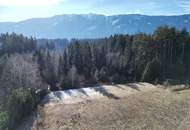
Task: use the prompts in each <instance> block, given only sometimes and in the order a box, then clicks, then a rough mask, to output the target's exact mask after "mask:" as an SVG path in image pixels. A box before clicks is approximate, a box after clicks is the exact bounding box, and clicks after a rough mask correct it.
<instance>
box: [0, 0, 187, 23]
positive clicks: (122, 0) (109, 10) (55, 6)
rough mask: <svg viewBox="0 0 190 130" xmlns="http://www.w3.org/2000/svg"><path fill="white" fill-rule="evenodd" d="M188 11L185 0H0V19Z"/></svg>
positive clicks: (166, 13)
mask: <svg viewBox="0 0 190 130" xmlns="http://www.w3.org/2000/svg"><path fill="white" fill-rule="evenodd" d="M89 13H93V14H103V15H118V14H142V15H151V16H157V15H166V16H168V15H183V14H190V1H189V0H169V1H165V0H154V1H153V0H93V1H85V0H40V1H39V0H0V22H18V21H22V20H26V19H30V18H44V17H52V16H55V15H61V14H89Z"/></svg>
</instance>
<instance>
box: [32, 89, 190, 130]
mask: <svg viewBox="0 0 190 130" xmlns="http://www.w3.org/2000/svg"><path fill="white" fill-rule="evenodd" d="M38 112H39V118H38V120H35V122H34V123H33V128H32V130H37V128H38V130H190V125H189V123H190V113H189V112H190V90H184V91H179V92H172V91H170V90H167V89H161V88H152V89H149V90H147V91H142V92H141V91H140V92H136V93H132V94H130V95H127V96H126V97H122V98H120V99H118V100H116V99H110V98H101V99H98V100H93V101H92V100H91V101H85V102H81V103H77V104H69V105H65V104H54V105H45V106H44V107H41V108H39V111H38ZM37 121H38V123H37ZM37 126H38V127H37Z"/></svg>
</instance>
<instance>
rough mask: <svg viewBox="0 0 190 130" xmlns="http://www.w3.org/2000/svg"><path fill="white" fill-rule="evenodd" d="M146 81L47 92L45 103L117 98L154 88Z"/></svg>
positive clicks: (68, 102)
mask: <svg viewBox="0 0 190 130" xmlns="http://www.w3.org/2000/svg"><path fill="white" fill-rule="evenodd" d="M154 87H155V86H154V85H151V84H148V83H134V84H127V85H103V86H98V87H89V88H80V89H71V90H65V91H56V92H51V93H49V94H48V95H47V96H46V97H45V98H44V102H45V103H51V102H52V103H53V102H60V103H63V104H74V103H78V102H83V101H86V100H94V99H99V98H110V99H111V98H112V99H119V98H121V97H125V96H127V95H129V94H131V93H134V92H139V91H144V90H147V89H151V88H154Z"/></svg>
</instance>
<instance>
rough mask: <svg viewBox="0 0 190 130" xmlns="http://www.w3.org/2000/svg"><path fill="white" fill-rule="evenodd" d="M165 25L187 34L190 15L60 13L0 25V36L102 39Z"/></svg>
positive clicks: (189, 28)
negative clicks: (15, 34) (20, 35)
mask: <svg viewBox="0 0 190 130" xmlns="http://www.w3.org/2000/svg"><path fill="white" fill-rule="evenodd" d="M162 25H168V26H174V27H176V28H177V29H181V28H187V29H188V31H190V14H184V15H171V16H164V15H163V16H162V15H160V16H150V15H141V14H119V15H110V16H106V15H101V14H63V15H56V16H53V17H48V18H31V19H27V20H24V21H20V22H0V33H6V32H9V33H11V32H16V33H22V34H24V35H26V36H34V37H37V38H52V39H55V38H103V37H108V36H110V35H113V34H134V33H138V32H144V33H152V32H153V31H154V30H155V29H156V28H157V27H158V26H162Z"/></svg>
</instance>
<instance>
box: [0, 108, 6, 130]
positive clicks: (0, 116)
mask: <svg viewBox="0 0 190 130" xmlns="http://www.w3.org/2000/svg"><path fill="white" fill-rule="evenodd" d="M0 130H8V113H7V112H5V111H2V110H0Z"/></svg>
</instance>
